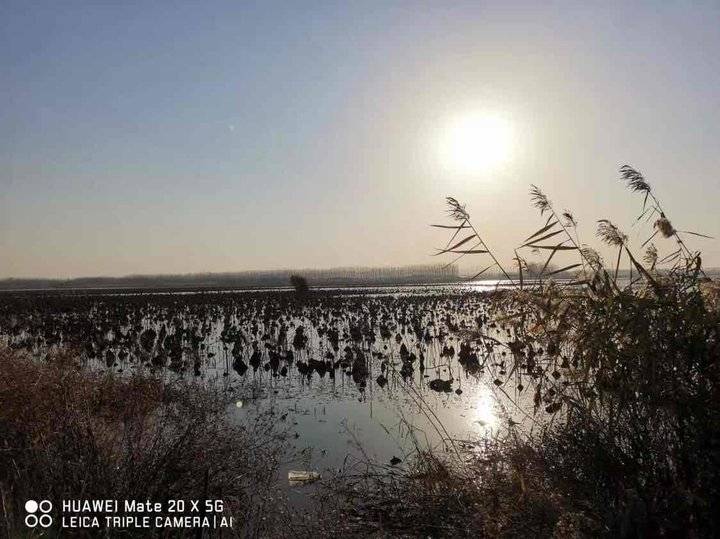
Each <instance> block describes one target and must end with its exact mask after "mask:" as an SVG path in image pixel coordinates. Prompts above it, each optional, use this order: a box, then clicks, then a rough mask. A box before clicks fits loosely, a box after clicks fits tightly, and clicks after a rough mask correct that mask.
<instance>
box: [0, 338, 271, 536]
mask: <svg viewBox="0 0 720 539" xmlns="http://www.w3.org/2000/svg"><path fill="white" fill-rule="evenodd" d="M73 357H74V356H73V355H72V354H70V353H67V354H63V355H55V356H53V357H51V358H49V359H48V360H47V361H44V362H40V361H36V360H32V359H30V358H28V357H24V356H20V355H19V354H17V353H11V352H9V351H7V350H1V351H0V403H1V404H2V405H1V406H0V440H2V442H1V444H2V446H1V447H0V496H1V497H2V508H3V514H2V519H1V520H0V522H1V525H0V528H1V529H2V531H4V533H5V534H6V535H8V536H11V537H13V536H16V535H17V534H22V533H24V531H23V530H25V529H26V528H25V527H24V525H23V518H24V509H23V505H24V503H25V500H28V499H50V500H62V499H98V500H101V499H118V500H123V499H131V500H132V499H136V500H146V499H149V500H153V501H158V502H164V501H166V500H168V499H199V498H200V499H222V500H225V502H226V505H227V507H226V513H227V514H228V515H232V516H234V517H235V519H236V522H238V525H237V526H236V530H238V532H239V533H247V534H249V535H258V534H263V533H264V531H263V530H265V529H266V527H267V526H268V525H269V522H270V521H267V520H265V519H264V518H263V516H262V515H263V513H264V512H265V511H266V510H267V509H268V504H269V503H271V502H270V500H272V499H273V497H274V493H273V492H272V488H273V487H274V484H275V479H276V477H275V475H276V470H277V462H278V459H279V458H280V456H281V454H282V451H283V445H282V442H281V440H280V439H279V438H278V437H277V436H276V435H275V434H274V433H273V431H272V428H271V426H270V425H269V424H267V423H265V422H262V421H260V422H257V423H254V424H246V425H242V426H234V425H231V424H230V423H229V422H228V419H227V416H226V414H225V406H226V402H225V400H224V399H223V398H222V396H221V395H219V394H216V393H214V392H212V391H210V390H208V389H205V388H200V387H197V386H192V385H190V384H189V383H184V382H183V383H168V382H163V381H162V380H160V379H158V378H155V377H150V376H146V375H142V374H133V375H130V376H125V377H120V376H117V375H113V374H112V373H110V372H108V371H103V372H94V371H91V370H88V369H87V368H85V367H82V366H80V365H79V364H77V363H76V362H75V360H74V359H73ZM151 531H152V530H148V533H150V532H151ZM91 532H92V530H90V532H89V533H88V536H92V533H91ZM118 533H122V531H121V530H119V531H118Z"/></svg>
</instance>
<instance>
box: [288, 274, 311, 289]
mask: <svg viewBox="0 0 720 539" xmlns="http://www.w3.org/2000/svg"><path fill="white" fill-rule="evenodd" d="M290 284H291V285H292V287H293V288H294V289H295V292H296V293H298V294H305V293H307V292H308V291H309V290H310V286H308V282H307V279H306V278H305V277H303V276H302V275H297V274H293V275H291V276H290Z"/></svg>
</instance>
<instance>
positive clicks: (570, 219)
mask: <svg viewBox="0 0 720 539" xmlns="http://www.w3.org/2000/svg"><path fill="white" fill-rule="evenodd" d="M562 216H563V218H564V219H565V226H568V227H573V228H574V227H576V226H577V220H576V219H575V216H574V215H573V214H572V213H570V212H569V211H568V210H565V211H564V212H563V214H562Z"/></svg>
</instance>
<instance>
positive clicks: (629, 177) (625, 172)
mask: <svg viewBox="0 0 720 539" xmlns="http://www.w3.org/2000/svg"><path fill="white" fill-rule="evenodd" d="M620 176H621V177H622V179H623V180H625V182H626V183H627V186H628V188H629V189H630V190H631V191H635V192H640V193H649V192H650V191H651V188H650V184H649V183H648V182H647V181H645V178H644V177H643V175H642V174H640V172H638V171H637V170H635V169H634V168H632V167H631V166H630V165H623V166H621V167H620Z"/></svg>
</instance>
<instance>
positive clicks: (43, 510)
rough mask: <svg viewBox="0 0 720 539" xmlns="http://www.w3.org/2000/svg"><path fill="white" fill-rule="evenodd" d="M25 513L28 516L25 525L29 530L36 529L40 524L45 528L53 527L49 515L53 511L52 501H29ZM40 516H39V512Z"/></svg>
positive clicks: (26, 503)
mask: <svg viewBox="0 0 720 539" xmlns="http://www.w3.org/2000/svg"><path fill="white" fill-rule="evenodd" d="M25 511H27V512H28V515H27V516H26V517H25V525H26V526H27V527H28V528H34V527H35V526H37V525H38V524H39V525H40V526H42V527H43V528H49V527H50V526H51V525H52V517H51V516H50V515H49V514H48V513H50V511H52V502H51V501H50V500H42V501H41V502H39V503H38V502H36V501H35V500H28V501H26V502H25ZM38 511H39V512H40V515H37V514H36V513H37V512H38Z"/></svg>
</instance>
